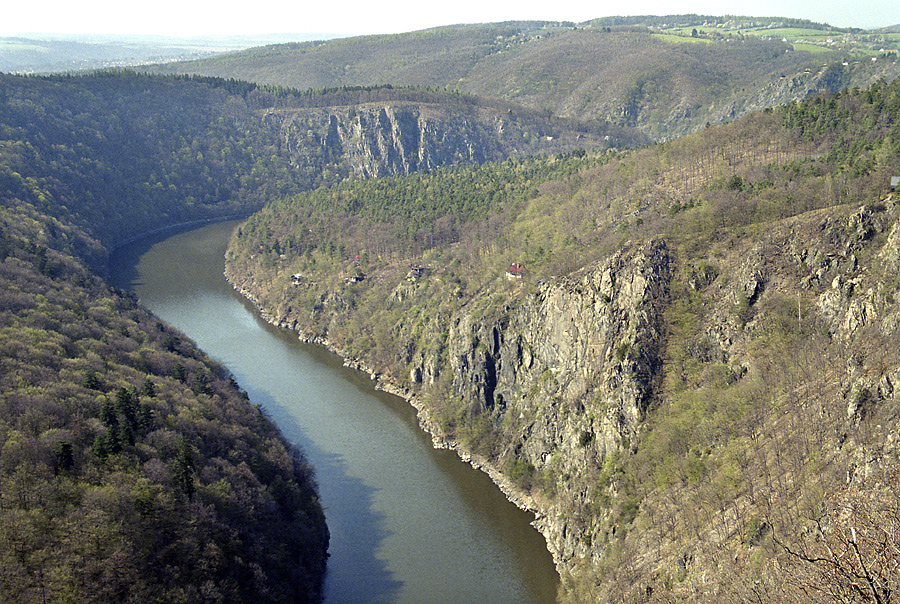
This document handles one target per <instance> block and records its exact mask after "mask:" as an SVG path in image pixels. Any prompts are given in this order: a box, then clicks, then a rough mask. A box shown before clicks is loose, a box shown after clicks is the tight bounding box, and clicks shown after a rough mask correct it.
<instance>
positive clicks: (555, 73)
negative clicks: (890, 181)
mask: <svg viewBox="0 0 900 604" xmlns="http://www.w3.org/2000/svg"><path fill="white" fill-rule="evenodd" d="M892 35H893V34H878V33H874V32H873V33H872V35H871V36H869V35H867V32H859V31H853V32H851V31H849V30H835V29H834V28H830V27H828V26H825V25H821V24H814V23H809V22H803V21H798V20H789V19H788V20H777V19H752V18H741V17H729V18H716V17H705V16H699V15H678V16H669V17H633V18H610V19H605V20H602V19H600V20H595V21H591V22H587V23H582V24H574V23H551V22H508V23H492V24H480V25H464V26H450V27H442V28H436V29H431V30H424V31H419V32H411V33H407V34H396V35H389V36H366V37H361V38H348V39H342V40H334V41H329V42H310V43H304V44H289V45H276V46H266V47H262V48H257V49H250V50H247V51H244V52H240V53H233V54H227V55H221V56H217V57H214V58H211V59H208V60H202V61H196V62H185V63H173V64H167V65H163V66H158V67H154V68H153V69H154V71H157V72H161V73H194V74H202V75H211V76H218V77H226V78H237V79H243V80H249V81H254V82H257V83H263V84H271V85H280V86H290V87H293V88H299V89H307V88H312V89H319V88H325V87H333V86H372V85H381V84H385V83H390V84H393V85H400V86H429V87H434V88H440V89H447V90H456V91H460V92H465V93H470V94H475V95H478V96H481V97H494V98H497V97H499V98H503V99H506V100H509V101H513V102H516V103H518V104H521V105H525V106H527V107H530V108H532V109H536V110H540V111H546V112H551V113H552V114H553V115H556V116H561V117H567V118H575V119H579V120H602V121H608V122H612V123H614V124H617V125H620V126H633V127H637V128H639V129H640V130H641V131H642V132H643V133H644V134H646V135H649V136H651V137H653V138H654V139H656V140H668V139H672V138H675V137H677V136H679V135H681V134H685V133H688V132H693V131H696V130H698V129H699V128H702V127H704V126H705V124H706V123H713V124H715V123H720V122H724V121H730V120H733V119H735V118H736V117H739V116H741V115H744V114H746V113H747V112H750V111H758V110H762V109H764V108H766V107H771V106H776V105H780V104H784V103H788V102H791V101H795V100H801V99H803V98H806V97H807V96H808V95H810V94H812V93H815V92H819V91H825V92H836V91H838V90H840V89H841V88H844V87H847V86H868V85H870V84H872V83H873V82H874V81H875V80H877V79H878V78H886V79H892V78H894V77H896V76H897V75H898V73H900V64H898V63H897V62H896V54H893V55H885V53H883V52H882V53H878V52H875V51H874V50H871V49H872V48H874V49H877V48H892V49H893V48H896V46H897V45H896V39H895V38H892V37H891V36H892ZM868 37H871V38H872V42H871V43H867V42H866V41H865V38H868ZM832 38H834V39H836V40H837V43H835V42H834V40H832V43H831V44H827V43H826V39H829V40H830V39H832ZM845 39H846V41H845ZM879 43H880V46H878V44H879ZM891 44H893V46H891ZM873 58H874V59H876V60H875V61H874V62H873V61H872V59H873Z"/></svg>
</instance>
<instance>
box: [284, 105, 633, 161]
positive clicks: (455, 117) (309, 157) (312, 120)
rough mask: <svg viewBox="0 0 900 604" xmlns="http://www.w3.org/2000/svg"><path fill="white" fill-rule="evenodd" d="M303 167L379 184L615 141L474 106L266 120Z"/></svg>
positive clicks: (320, 112)
mask: <svg viewBox="0 0 900 604" xmlns="http://www.w3.org/2000/svg"><path fill="white" fill-rule="evenodd" d="M267 120H268V122H269V124H270V126H271V127H273V128H277V129H278V131H279V132H280V134H281V137H282V139H283V144H284V145H285V146H286V147H287V148H288V150H289V151H290V152H291V154H292V155H293V157H294V163H295V165H296V166H297V167H298V168H300V167H303V168H305V167H308V166H317V165H320V166H327V165H330V166H331V168H330V169H332V170H337V171H338V172H339V173H340V174H341V175H342V176H352V177H356V178H374V177H380V176H390V175H397V174H411V173H413V172H419V171H428V170H432V169H434V168H438V167H441V166H447V165H455V164H463V163H484V162H486V161H494V160H502V159H505V158H507V157H509V156H510V155H533V154H537V153H556V152H561V151H566V150H569V149H575V148H584V147H591V146H607V145H609V144H615V141H609V140H606V139H603V138H602V137H600V136H599V135H596V134H592V133H591V132H588V131H583V130H572V129H569V128H567V127H566V126H565V125H563V124H562V123H559V122H553V121H551V120H550V119H548V118H546V117H545V116H539V115H537V114H533V113H521V114H520V113H515V112H513V111H512V110H508V109H507V110H502V109H498V108H492V107H481V106H476V105H469V104H464V103H460V104H456V105H454V104H449V103H448V104H444V105H435V104H428V103H412V102H399V101H398V102H393V103H391V102H381V103H368V104H363V105H355V106H352V107H349V106H348V107H340V106H338V107H328V108H321V109H289V110H281V111H271V112H270V113H269V114H268V115H267Z"/></svg>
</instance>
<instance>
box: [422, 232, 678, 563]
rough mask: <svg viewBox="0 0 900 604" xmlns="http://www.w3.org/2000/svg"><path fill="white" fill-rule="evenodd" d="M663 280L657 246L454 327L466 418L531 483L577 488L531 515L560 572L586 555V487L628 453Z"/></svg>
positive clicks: (653, 361) (455, 378) (640, 412)
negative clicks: (493, 433) (489, 434)
mask: <svg viewBox="0 0 900 604" xmlns="http://www.w3.org/2000/svg"><path fill="white" fill-rule="evenodd" d="M669 279H670V269H669V253H668V249H667V247H666V244H665V243H664V242H662V241H654V242H651V243H648V244H646V245H644V246H642V247H640V248H638V249H635V250H629V251H622V252H619V253H617V254H615V255H613V256H612V257H611V258H609V259H607V260H605V261H603V262H600V263H598V264H596V265H593V266H591V267H588V268H586V269H583V270H582V271H579V272H578V273H577V274H574V275H571V276H567V277H562V278H559V279H555V280H553V281H552V282H550V283H547V284H544V285H543V286H542V287H540V289H539V290H538V291H537V292H536V293H535V294H533V295H531V296H529V297H528V298H526V299H525V300H524V301H522V303H521V304H520V305H517V306H514V307H513V306H507V307H506V308H504V309H502V311H503V312H502V314H501V315H500V316H499V317H495V318H492V319H481V320H479V319H476V318H474V317H473V316H472V315H471V314H467V313H464V312H463V313H460V314H458V315H457V316H454V317H453V319H452V325H451V327H450V335H449V338H448V344H447V347H448V355H447V357H448V359H449V361H448V363H447V367H446V370H449V371H450V372H451V373H452V383H453V390H454V391H455V393H456V395H457V396H458V397H459V398H460V399H461V400H463V401H465V403H466V404H467V405H468V406H469V412H470V413H477V414H484V415H486V416H487V417H488V418H489V419H490V421H491V424H492V425H493V426H494V428H495V429H496V430H497V431H498V432H499V433H500V434H501V441H502V447H503V448H504V451H503V452H500V453H499V457H501V458H506V462H507V463H509V460H510V459H511V456H510V455H512V456H514V457H515V461H516V463H517V464H519V467H522V466H523V465H524V466H526V467H528V466H530V467H529V468H528V469H529V470H530V471H531V472H532V473H533V474H534V475H536V476H540V475H541V474H542V473H544V472H545V471H547V470H551V469H552V470H553V472H554V475H558V476H563V475H566V476H573V477H577V476H582V477H584V478H585V480H578V479H574V480H571V481H569V482H568V483H566V484H563V483H560V484H559V485H556V488H557V489H562V490H564V492H560V493H559V497H558V498H557V501H559V502H560V503H556V504H552V509H540V510H539V515H540V516H541V518H540V519H539V524H540V525H542V526H541V528H542V530H543V532H544V533H545V535H546V536H547V537H548V540H549V544H550V549H551V551H552V552H553V553H554V555H555V556H556V558H557V560H558V561H560V560H569V559H572V558H573V557H576V556H584V555H585V554H587V553H588V552H587V546H586V544H587V543H590V541H591V539H590V538H589V536H588V538H587V539H585V534H584V533H585V532H586V531H590V530H591V527H589V526H584V525H583V524H582V523H581V519H580V518H579V516H580V514H579V513H578V509H579V508H582V507H584V506H589V505H590V503H591V497H592V496H593V495H594V492H593V485H591V484H590V482H589V478H588V477H589V476H592V475H593V474H594V473H595V470H596V469H597V468H599V467H600V466H601V465H602V463H603V460H604V458H605V457H606V456H608V455H611V454H614V453H616V452H618V451H620V450H621V449H622V448H623V447H628V446H629V442H630V441H631V439H632V438H633V437H634V436H635V434H636V433H637V431H638V429H639V427H640V424H641V421H642V419H643V417H644V414H645V412H646V410H647V406H648V404H649V402H650V400H651V395H652V390H653V387H654V383H655V381H656V378H657V377H658V374H659V370H660V367H661V361H660V346H661V344H662V341H663V338H662V311H663V308H664V306H665V302H666V299H667V294H668V284H669ZM413 371H414V372H416V373H417V374H427V373H429V372H433V369H432V367H431V366H429V365H428V364H427V363H424V361H423V366H422V367H416V368H414V370H413ZM494 461H495V462H497V461H499V459H495V460H494ZM532 468H533V470H532ZM539 507H540V506H539ZM562 511H565V512H566V513H565V521H560V520H558V518H559V517H560V516H561V515H560V514H559V512H562Z"/></svg>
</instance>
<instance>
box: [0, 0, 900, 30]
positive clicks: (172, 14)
mask: <svg viewBox="0 0 900 604" xmlns="http://www.w3.org/2000/svg"><path fill="white" fill-rule="evenodd" d="M5 4H6V7H5V8H4V10H3V15H2V17H0V35H16V34H23V33H27V32H41V33H64V34H128V35H138V34H140V35H167V36H199V35H234V34H245V35H249V34H253V35H256V34H271V33H316V34H339V35H357V34H375V33H378V34H384V33H400V32H407V31H414V30H418V29H425V28H428V27H436V26H440V25H452V24H458V23H485V22H494V21H509V20H551V21H575V22H580V21H586V20H589V19H594V18H597V17H606V16H612V15H668V14H679V13H697V14H708V15H722V14H736V15H748V16H780V17H797V18H804V19H810V20H812V21H818V22H825V23H830V24H831V25H834V26H837V27H861V28H865V29H870V28H876V27H886V26H890V25H897V24H900V1H898V0H861V1H860V0H757V1H751V2H747V1H744V2H738V1H737V0H631V1H629V2H624V3H623V2H609V1H602V0H601V1H600V2H597V1H585V0H541V1H533V0H518V1H512V0H496V1H492V0H437V1H435V0H400V1H392V0H381V1H380V2H379V1H377V0H330V1H329V0H313V1H310V0H252V1H247V0H220V1H217V2H211V1H209V0H154V1H152V2H122V0H78V1H73V0H12V2H8V3H5Z"/></svg>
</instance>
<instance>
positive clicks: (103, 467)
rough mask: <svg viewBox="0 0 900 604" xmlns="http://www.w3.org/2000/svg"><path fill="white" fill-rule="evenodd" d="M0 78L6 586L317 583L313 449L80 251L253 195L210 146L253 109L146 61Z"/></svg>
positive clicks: (296, 590) (29, 589)
mask: <svg viewBox="0 0 900 604" xmlns="http://www.w3.org/2000/svg"><path fill="white" fill-rule="evenodd" d="M0 87H2V88H0V90H2V92H0V133H2V135H0V179H2V180H0V183H2V184H0V202H2V205H0V292H2V301H0V315H2V321H0V324H2V332H0V348H2V351H0V551H2V554H0V568H2V573H0V576H2V579H0V600H3V601H4V602H23V603H25V602H29V603H30V602H37V601H41V602H72V601H76V602H110V601H114V602H161V603H162V602H166V603H169V602H198V601H212V602H250V601H267V602H316V601H319V600H320V597H321V584H322V577H323V574H324V569H325V558H326V550H327V546H328V530H327V528H326V527H325V520H324V514H323V511H322V508H321V506H320V504H319V502H318V498H317V494H316V486H315V481H314V477H313V471H312V470H311V468H309V467H308V466H307V464H306V462H305V461H304V459H303V457H302V455H301V454H300V453H299V452H297V451H296V450H294V449H293V448H292V447H291V445H290V444H288V443H287V442H286V441H285V439H284V438H283V437H282V436H281V434H280V433H279V431H278V429H277V428H276V427H275V426H274V424H273V423H272V422H271V421H270V420H269V419H268V418H267V417H265V415H264V414H263V412H262V411H261V410H260V409H259V408H258V407H255V406H253V405H252V404H251V403H250V402H249V401H248V400H246V396H245V395H243V394H242V392H241V391H240V390H239V388H238V386H237V385H236V384H235V383H234V381H233V380H232V379H231V377H230V376H229V374H228V372H227V371H226V370H225V369H224V368H223V367H221V366H219V365H217V364H215V363H214V362H213V361H211V360H210V359H208V358H207V357H205V356H204V355H203V353H202V352H200V351H199V350H197V349H196V347H195V346H194V345H193V344H192V343H191V342H190V341H188V340H187V339H186V338H185V337H184V336H182V335H181V334H179V333H178V332H176V331H174V330H172V329H171V328H169V327H167V326H166V325H164V324H162V323H161V322H159V321H158V320H157V319H155V318H154V317H152V316H151V315H150V314H149V313H147V312H146V311H145V310H143V309H142V308H141V307H140V305H139V304H138V303H137V301H136V300H135V299H134V298H133V296H131V295H129V294H126V293H124V292H120V291H115V290H113V289H111V288H110V287H109V286H108V285H106V284H105V283H104V282H103V281H102V280H101V279H100V278H99V277H97V276H96V275H95V274H93V273H92V272H90V270H89V268H88V267H94V268H96V269H98V270H101V269H103V268H104V267H105V259H106V256H107V254H108V250H109V248H110V246H112V245H114V244H115V243H119V242H122V241H125V240H127V239H128V238H131V237H135V236H137V235H140V234H141V233H147V232H150V231H152V230H154V229H156V228H159V227H161V226H165V225H167V224H173V223H177V222H182V221H186V220H192V219H199V218H212V217H215V216H217V215H222V214H228V213H234V212H241V213H246V212H249V211H250V210H252V209H253V208H254V207H255V205H257V204H258V203H260V200H261V199H262V192H259V193H258V194H257V196H256V197H252V196H250V197H249V199H246V198H245V199H239V198H235V197H234V195H233V193H232V192H230V191H229V192H227V193H226V189H227V187H229V186H238V183H237V181H236V180H234V179H233V178H234V177H233V176H232V172H231V168H228V167H226V166H227V163H228V157H227V156H225V155H224V153H223V152H222V147H221V146H219V147H218V148H216V145H217V144H219V145H221V144H222V142H223V141H229V142H231V141H233V140H234V138H236V137H241V138H242V140H245V141H246V140H247V139H246V138H245V137H247V134H246V131H245V130H242V131H240V132H239V133H238V131H237V130H236V128H235V122H236V121H237V120H238V119H239V118H240V117H241V115H240V114H238V115H235V113H234V112H233V113H231V114H228V113H226V112H224V111H223V109H224V107H223V106H218V107H217V106H215V103H216V99H218V100H222V99H224V97H225V93H224V92H223V91H218V90H217V89H215V88H212V87H208V86H200V85H194V84H190V83H188V82H181V83H180V84H178V83H175V82H172V81H163V80H150V79H148V78H145V77H140V78H137V77H131V76H112V77H99V78H91V79H57V80H39V79H24V78H12V77H5V76H3V77H2V82H0ZM110 112H111V113H110ZM226 116H228V117H230V118H232V119H233V120H234V121H230V122H228V123H226V121H225V117H226ZM243 117H244V118H245V119H247V118H249V117H250V114H249V112H245V113H244V115H243ZM219 118H221V119H219ZM257 121H258V120H257ZM214 124H219V125H220V129H219V130H214V129H212V128H211V126H212V125H214ZM257 130H258V129H257ZM228 146H229V147H230V145H228ZM229 151H230V150H229ZM204 153H205V154H207V155H208V156H209V157H210V159H209V160H204V159H203V157H202V154H204ZM248 155H249V154H248ZM175 157H182V158H184V161H183V164H184V166H182V165H180V164H181V162H180V160H177V159H174V158H175ZM232 167H233V168H237V169H239V168H240V165H235V166H232ZM181 168H183V169H185V170H187V169H191V168H193V169H194V171H193V172H192V173H188V172H185V171H181ZM229 179H232V180H229ZM163 183H165V184H163ZM179 193H180V194H181V195H179Z"/></svg>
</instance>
